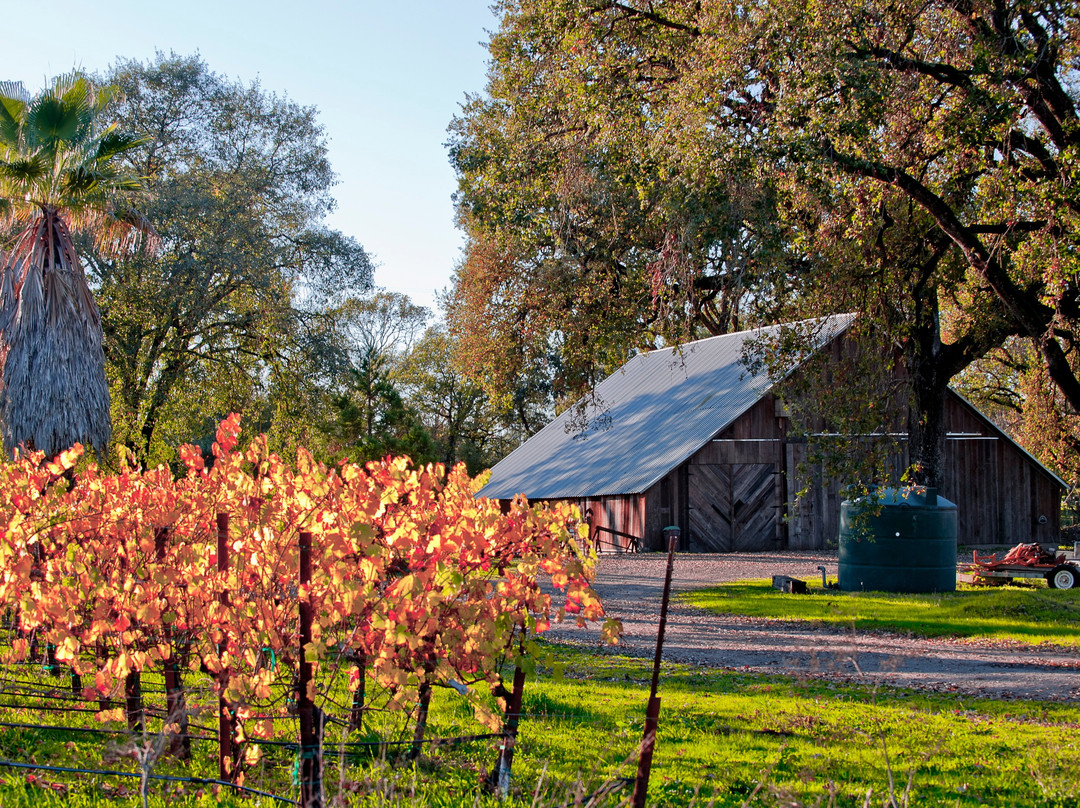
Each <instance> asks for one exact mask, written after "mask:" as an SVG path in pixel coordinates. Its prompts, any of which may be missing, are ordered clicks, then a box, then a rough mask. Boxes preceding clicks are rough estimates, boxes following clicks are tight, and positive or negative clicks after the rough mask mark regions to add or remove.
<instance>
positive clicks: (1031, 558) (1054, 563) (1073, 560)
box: [956, 544, 1080, 589]
mask: <svg viewBox="0 0 1080 808" xmlns="http://www.w3.org/2000/svg"><path fill="white" fill-rule="evenodd" d="M1078 556H1080V554H1078V553H1077V552H1076V548H1075V547H1074V552H1073V555H1072V557H1067V556H1066V555H1064V554H1061V555H1054V554H1052V553H1048V552H1046V551H1045V550H1043V549H1042V547H1041V546H1040V545H1038V544H1018V545H1017V546H1016V547H1014V548H1013V549H1012V550H1010V551H1009V552H1008V554H1006V556H1005V557H1004V558H1002V559H1000V560H999V559H998V558H997V554H996V553H990V554H989V555H984V556H980V555H979V551H978V550H976V551H975V552H974V553H973V554H972V563H971V564H964V565H962V566H960V567H959V568H958V569H957V572H956V580H957V581H960V582H961V583H966V584H982V585H987V586H1001V585H1002V584H1007V583H1011V582H1012V580H1013V578H1045V579H1046V583H1047V585H1048V586H1049V587H1050V588H1051V589H1073V588H1075V587H1077V586H1080V559H1078Z"/></svg>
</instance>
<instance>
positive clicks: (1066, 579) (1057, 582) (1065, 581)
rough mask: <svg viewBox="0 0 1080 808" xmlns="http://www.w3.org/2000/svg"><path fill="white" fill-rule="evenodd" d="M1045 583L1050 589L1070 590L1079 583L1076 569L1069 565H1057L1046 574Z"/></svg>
mask: <svg viewBox="0 0 1080 808" xmlns="http://www.w3.org/2000/svg"><path fill="white" fill-rule="evenodd" d="M1046 582H1047V583H1048V584H1049V585H1050V588H1051V589H1072V588H1073V587H1075V586H1076V585H1077V583H1080V576H1078V575H1077V569H1076V567H1073V566H1072V565H1070V564H1059V565H1058V566H1056V567H1054V568H1053V569H1052V570H1050V572H1048V573H1047V574H1046Z"/></svg>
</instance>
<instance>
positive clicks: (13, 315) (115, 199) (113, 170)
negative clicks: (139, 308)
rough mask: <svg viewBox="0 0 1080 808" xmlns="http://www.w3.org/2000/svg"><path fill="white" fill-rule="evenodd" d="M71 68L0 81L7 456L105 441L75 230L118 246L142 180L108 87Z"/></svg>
mask: <svg viewBox="0 0 1080 808" xmlns="http://www.w3.org/2000/svg"><path fill="white" fill-rule="evenodd" d="M115 95H116V94H115V92H114V91H113V90H112V89H110V88H101V87H97V86H95V85H94V84H93V82H91V81H90V80H89V79H88V78H86V77H85V76H83V75H81V74H78V73H72V74H69V75H65V76H61V77H60V78H58V79H56V80H55V82H54V83H53V86H52V87H51V88H48V89H45V90H43V91H41V92H40V93H38V94H37V95H35V96H31V95H30V94H29V93H27V92H26V90H25V89H24V88H23V86H22V84H21V83H17V82H0V217H2V218H3V220H4V221H6V223H7V225H8V226H9V229H10V232H14V233H15V235H14V239H13V240H12V242H11V245H12V246H11V249H10V250H9V251H8V252H7V253H6V255H5V254H3V253H0V365H2V379H0V427H2V434H3V442H4V447H5V449H6V450H7V453H8V454H9V455H13V454H14V453H15V452H16V450H17V449H19V448H20V447H21V448H22V449H30V450H40V451H43V452H45V453H46V455H47V456H50V457H51V456H53V455H55V454H57V453H59V452H61V451H63V450H64V449H67V448H69V447H70V446H72V445H73V444H74V443H75V442H77V441H78V442H82V443H84V444H89V445H91V446H94V447H95V448H97V449H99V450H101V449H104V448H105V446H106V445H107V444H108V442H109V438H110V436H111V434H112V425H111V421H110V418H109V387H108V383H107V382H106V379H105V356H104V353H103V351H102V332H101V316H100V313H99V312H98V307H97V304H96V303H95V302H94V297H93V294H92V293H91V291H90V287H89V285H88V284H87V281H86V275H85V274H84V272H83V269H82V265H81V263H80V261H79V256H78V254H77V252H76V249H75V244H74V241H73V239H72V229H73V228H74V229H75V230H86V231H88V232H90V233H92V234H93V235H94V236H95V237H96V238H97V241H98V244H99V246H100V247H101V248H103V249H104V250H106V251H109V252H116V251H122V250H125V249H128V248H130V247H131V246H133V245H134V244H135V243H136V240H137V239H138V237H139V236H140V234H145V235H146V236H148V237H149V238H151V239H152V237H153V234H152V230H151V229H150V228H149V226H148V225H147V224H146V221H145V219H143V218H142V217H140V216H139V215H137V214H136V213H135V212H134V209H133V208H131V207H128V206H127V200H129V199H130V198H131V196H132V195H133V194H137V193H138V192H140V191H141V190H142V188H143V183H142V181H141V179H140V178H138V177H136V176H134V175H132V174H130V173H127V172H125V171H124V169H123V168H122V166H121V164H120V163H121V161H120V158H121V157H122V155H123V154H124V153H125V152H128V151H129V150H131V149H132V148H134V147H135V146H137V145H139V144H140V143H141V142H142V141H141V139H139V138H137V137H135V136H133V135H131V134H127V133H124V132H121V131H119V130H118V128H117V127H116V125H115V124H113V123H109V122H108V121H107V118H106V116H105V113H106V111H107V109H108V107H109V105H110V104H111V103H112V101H113V100H114V98H115Z"/></svg>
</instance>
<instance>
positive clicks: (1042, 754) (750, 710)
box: [0, 648, 1080, 808]
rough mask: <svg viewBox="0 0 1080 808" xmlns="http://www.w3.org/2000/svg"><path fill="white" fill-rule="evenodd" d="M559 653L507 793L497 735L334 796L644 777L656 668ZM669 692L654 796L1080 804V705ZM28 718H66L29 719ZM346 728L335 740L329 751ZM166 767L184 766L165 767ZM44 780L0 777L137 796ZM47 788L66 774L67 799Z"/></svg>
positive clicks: (794, 683) (710, 673)
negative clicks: (639, 760) (495, 773)
mask: <svg viewBox="0 0 1080 808" xmlns="http://www.w3.org/2000/svg"><path fill="white" fill-rule="evenodd" d="M552 658H553V662H556V663H557V664H558V666H560V667H561V668H562V669H563V674H562V676H561V677H559V676H555V675H554V672H553V671H551V670H548V671H546V672H541V675H540V676H539V677H537V678H531V679H530V680H529V681H528V683H527V684H526V688H525V698H524V702H523V713H524V717H523V720H522V724H521V734H520V738H519V743H518V748H517V755H516V757H515V761H514V781H513V783H514V785H513V790H514V794H513V797H512V799H511V800H510V801H509V802H504V803H499V802H497V801H496V800H495V799H494V798H491V797H488V796H485V795H483V794H482V792H481V791H480V790H479V789H478V788H477V784H478V782H479V781H480V779H481V776H482V774H483V772H484V771H486V769H487V768H488V767H490V766H491V765H492V764H493V762H494V760H495V748H494V747H495V744H494V743H493V742H491V741H486V742H482V743H480V744H473V745H468V746H462V747H456V748H444V749H441V750H432V751H431V752H430V753H429V754H426V755H425V756H423V757H422V758H421V760H420V761H418V762H416V763H408V762H395V761H394V760H392V759H388V758H387V757H379V756H372V755H363V756H358V757H357V758H355V759H353V760H351V761H346V765H345V768H344V773H343V774H342V772H341V771H339V769H338V762H337V759H336V756H332V755H328V758H327V771H326V781H327V794H328V797H329V798H330V804H334V803H333V802H332V800H333V799H334V798H336V797H339V796H340V797H341V798H342V799H343V800H344V802H343V803H339V804H348V805H363V806H431V807H432V808H442V807H445V808H457V807H458V806H462V807H463V808H464V807H465V806H474V805H481V806H488V805H491V806H494V805H497V804H502V805H510V806H543V807H544V808H554V806H558V805H571V804H574V799H575V795H579V796H583V797H586V798H587V797H588V796H589V795H592V794H594V793H595V792H596V791H597V790H598V789H599V788H601V787H602V786H603V784H605V783H612V782H615V781H617V780H618V779H619V778H630V777H633V775H634V771H635V768H636V757H635V753H636V746H637V743H638V741H639V740H640V738H641V732H642V724H643V716H644V711H645V701H646V699H647V695H648V682H649V677H650V673H651V662H650V661H647V660H639V659H632V658H626V657H619V656H615V655H605V654H597V653H594V652H588V651H583V650H576V649H569V648H554V649H553V652H552ZM660 692H661V698H662V708H661V714H660V731H659V736H658V741H657V749H656V756H655V759H654V768H653V774H652V781H651V787H650V794H649V805H656V806H690V805H697V806H705V805H709V804H712V805H716V806H742V805H744V804H749V805H760V806H813V805H821V806H826V805H835V806H853V807H854V806H862V805H864V804H869V805H874V806H880V805H883V804H884V803H883V799H884V798H885V796H886V795H887V794H888V793H889V791H890V776H891V779H892V783H893V786H892V789H893V792H894V793H895V795H896V799H897V803H898V804H899V805H902V804H904V802H903V799H904V796H903V794H904V792H905V790H906V789H907V788H908V783H909V780H910V784H911V785H910V791H909V793H908V796H907V799H908V804H910V805H912V806H940V805H948V806H957V807H958V808H959V807H960V806H972V807H974V806H981V805H988V806H1014V805H1015V806H1039V807H1040V808H1052V807H1058V806H1060V807H1061V808H1064V806H1075V805H1077V804H1080V780H1078V778H1076V777H1075V776H1074V761H1075V760H1076V759H1077V757H1078V755H1080V743H1078V741H1077V734H1078V730H1080V723H1078V721H1080V715H1078V710H1077V707H1076V706H1075V705H1066V704H1056V703H1034V702H1007V701H996V700H989V699H970V698H961V697H957V696H950V695H920V694H916V693H910V692H900V691H893V690H875V689H873V688H871V687H858V686H849V685H837V684H830V683H826V682H821V681H817V680H799V679H791V678H782V677H766V676H760V675H751V674H739V673H733V672H730V671H721V670H714V669H709V668H701V667H695V666H686V665H665V666H664V673H663V677H662V682H661V691H660ZM2 720H5V721H10V720H13V719H12V717H11V716H10V715H8V716H3V718H2ZM15 720H25V721H37V720H41V721H42V723H45V722H50V723H56V722H58V721H60V720H63V719H62V717H58V716H56V715H55V714H51V715H45V714H40V715H32V714H26V715H24V716H23V718H21V719H15ZM70 720H71V722H72V725H73V726H74V725H82V726H87V725H88V724H90V723H92V719H90V721H87V719H86V718H85V717H78V716H72V717H71V718H70ZM372 720H373V724H374V725H375V727H374V728H377V729H378V731H379V733H380V735H382V736H383V737H384V738H397V737H402V736H404V737H408V728H407V727H406V726H404V725H402V724H401V722H400V720H397V719H386V720H382V719H380V718H379V717H378V716H373V717H372ZM430 726H431V734H432V735H434V736H441V737H447V736H451V735H461V734H469V733H473V732H476V731H478V727H477V725H476V724H475V722H474V721H473V719H472V716H471V711H470V710H469V708H468V707H467V705H466V704H465V703H464V702H463V700H462V699H461V698H460V697H459V696H456V695H455V694H454V692H453V691H450V690H445V689H439V690H437V691H436V698H435V702H434V705H433V712H432V716H431V724H430ZM337 732H338V731H337V730H333V731H331V732H330V733H329V735H328V739H327V743H328V745H330V746H331V747H332V745H333V739H334V738H335V737H336V733H337ZM105 747H106V744H105V743H104V742H103V741H101V740H100V739H97V738H86V739H78V738H75V737H74V736H65V735H64V733H62V732H57V731H48V732H43V731H40V730H18V729H13V728H0V756H2V757H7V758H13V757H14V758H19V759H22V760H27V759H33V760H35V761H37V762H46V761H48V762H52V763H54V764H56V765H79V766H84V767H88V768H92V767H95V766H97V767H101V766H102V764H103V761H102V757H103V755H104V753H105ZM196 752H197V755H198V758H199V760H198V761H197V762H196V763H195V764H194V766H193V768H192V769H191V770H190V771H191V772H192V773H196V774H202V775H203V776H213V772H212V771H211V770H212V768H213V762H212V754H213V747H212V744H208V743H204V744H200V745H198V746H197V748H196ZM293 758H294V755H292V754H289V753H285V752H277V753H275V754H274V755H271V756H270V757H269V758H268V759H267V762H266V763H265V764H259V767H257V768H256V769H255V770H253V771H252V772H251V774H250V776H249V780H248V782H249V784H250V785H252V786H255V787H260V786H262V787H267V788H268V790H277V793H286V794H287V793H288V789H289V783H290V782H291V772H292V768H293V766H294V765H295V760H294V759H293ZM109 765H112V766H116V765H117V764H115V763H113V764H109ZM160 771H162V772H170V773H173V772H175V773H180V772H182V771H185V769H182V768H181V767H179V766H178V765H177V764H173V763H162V765H161V767H160ZM41 776H42V778H43V780H44V781H45V784H44V785H43V784H36V783H30V784H28V783H27V782H26V772H23V771H16V770H10V769H3V770H0V805H3V806H16V807H17V808H22V806H27V808H29V806H34V808H37V807H38V806H52V805H56V806H61V805H64V806H76V808H82V806H105V805H108V806H115V805H120V806H134V805H138V804H139V801H138V800H137V798H136V797H135V795H134V794H133V793H132V792H135V791H136V790H137V787H136V785H135V784H134V783H130V782H129V783H123V784H118V783H117V782H116V781H109V780H105V779H103V778H94V777H82V778H74V777H72V776H65V775H62V774H45V773H42V775H41ZM49 783H57V784H63V785H64V786H65V787H66V791H65V793H57V790H56V789H54V788H51V787H50V786H49V785H48V784H49ZM117 785H123V786H124V787H125V788H126V789H127V791H128V794H127V795H126V796H125V795H123V794H121V793H119V792H118V791H117V789H116V786H117ZM279 789H280V790H279ZM868 792H870V793H871V798H870V801H869V803H866V795H867V793H868ZM152 793H153V794H154V798H153V800H152V803H151V804H153V805H158V806H165V805H167V806H169V808H188V807H189V806H190V807H191V808H196V806H198V808H202V807H203V806H210V805H218V804H228V805H237V806H239V805H246V806H256V805H258V806H270V805H274V804H277V805H280V804H281V803H273V802H270V801H268V800H265V799H262V800H260V799H258V798H252V799H241V798H234V797H229V798H227V800H226V801H225V802H224V803H219V801H218V799H217V798H215V797H214V796H213V794H212V793H211V792H210V790H209V789H207V788H201V787H198V786H192V785H189V786H184V787H168V788H165V787H162V786H160V785H157V786H154V787H153V789H152ZM628 795H629V790H628V789H624V790H622V791H621V792H619V793H618V794H616V795H614V796H611V797H609V798H606V799H605V800H601V801H599V802H597V803H595V804H597V805H608V806H615V805H618V804H619V801H620V800H623V799H625V798H627V797H628ZM293 796H294V797H295V792H293ZM578 804H582V805H584V804H587V799H583V800H582V801H581V802H579V803H578Z"/></svg>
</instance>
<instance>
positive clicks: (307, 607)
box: [296, 531, 322, 808]
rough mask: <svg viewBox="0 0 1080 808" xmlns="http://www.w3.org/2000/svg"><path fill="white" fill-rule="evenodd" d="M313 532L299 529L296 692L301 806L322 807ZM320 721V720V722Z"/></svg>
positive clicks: (309, 807)
mask: <svg viewBox="0 0 1080 808" xmlns="http://www.w3.org/2000/svg"><path fill="white" fill-rule="evenodd" d="M310 583H311V533H309V532H307V531H301V532H300V589H301V593H302V596H301V597H300V604H299V605H300V682H299V686H298V688H297V689H298V691H299V692H298V693H297V694H296V706H297V712H298V713H299V716H300V808H322V783H321V779H322V753H321V750H320V748H319V746H320V744H319V735H320V734H321V727H319V728H316V726H315V704H314V702H312V700H311V693H310V686H311V681H312V675H311V663H310V662H309V661H308V660H307V653H306V651H305V647H306V646H307V645H308V644H309V643H310V642H311V623H312V618H313V615H312V609H311V593H310V592H309V591H307V590H308V586H309V585H310ZM320 723H321V722H320Z"/></svg>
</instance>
